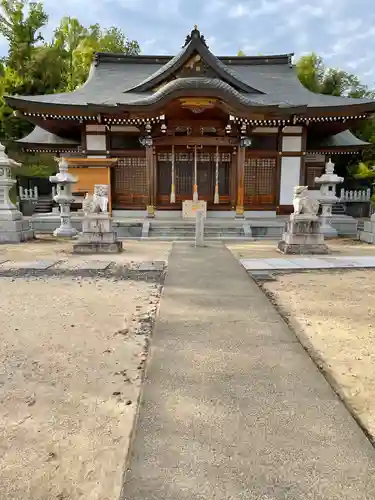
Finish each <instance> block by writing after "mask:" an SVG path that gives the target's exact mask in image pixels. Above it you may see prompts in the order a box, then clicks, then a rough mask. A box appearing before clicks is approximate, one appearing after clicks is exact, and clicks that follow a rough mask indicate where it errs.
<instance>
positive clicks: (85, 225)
mask: <svg viewBox="0 0 375 500" xmlns="http://www.w3.org/2000/svg"><path fill="white" fill-rule="evenodd" d="M121 251H122V243H121V241H118V240H117V234H116V233H115V231H113V229H112V218H111V217H110V215H109V214H108V213H90V214H86V215H85V217H84V219H83V221H82V233H80V234H79V236H78V240H77V243H75V244H74V245H73V253H85V254H89V253H119V252H121Z"/></svg>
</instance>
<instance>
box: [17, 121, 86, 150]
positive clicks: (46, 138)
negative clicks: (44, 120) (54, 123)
mask: <svg viewBox="0 0 375 500" xmlns="http://www.w3.org/2000/svg"><path fill="white" fill-rule="evenodd" d="M17 142H19V143H21V144H22V143H26V144H40V145H45V146H47V145H51V146H53V145H56V146H57V145H59V146H78V145H79V144H80V143H79V141H75V140H72V139H64V138H63V137H59V136H58V135H56V134H52V133H51V132H47V131H46V130H44V129H42V128H41V127H38V126H37V127H35V128H34V130H33V131H32V132H30V134H28V135H27V136H26V137H23V138H22V139H19V140H18V141H17Z"/></svg>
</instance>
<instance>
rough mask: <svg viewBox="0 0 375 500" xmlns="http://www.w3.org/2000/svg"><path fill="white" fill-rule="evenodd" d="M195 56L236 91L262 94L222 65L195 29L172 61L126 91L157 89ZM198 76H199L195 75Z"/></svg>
mask: <svg viewBox="0 0 375 500" xmlns="http://www.w3.org/2000/svg"><path fill="white" fill-rule="evenodd" d="M194 54H197V55H199V56H200V57H201V59H202V60H203V61H204V62H205V63H206V64H207V65H208V66H209V67H210V69H211V70H212V71H213V72H214V73H216V75H217V77H218V78H219V79H221V80H223V81H224V82H226V83H228V84H229V85H232V86H233V87H234V88H235V89H236V90H240V91H242V92H246V93H254V94H263V92H262V91H261V90H259V89H255V88H253V87H251V86H250V85H249V84H248V83H246V82H245V81H244V80H242V79H241V78H240V77H239V76H238V75H237V74H236V73H234V72H233V71H231V69H230V68H229V67H228V66H227V65H225V64H224V63H222V62H221V61H220V59H218V58H217V57H216V56H215V55H214V54H213V53H212V52H211V51H210V50H209V49H208V46H207V45H206V41H205V39H204V37H203V35H201V34H200V32H199V31H198V29H197V28H194V30H193V31H192V32H191V34H190V35H189V36H188V37H187V39H186V42H185V45H184V47H183V48H182V50H181V51H180V52H179V53H178V54H177V55H176V56H175V57H173V58H172V59H170V60H169V61H168V62H167V63H166V64H165V65H164V66H162V67H161V68H159V69H158V70H157V71H156V72H155V73H153V74H152V75H150V76H149V77H147V78H146V79H145V80H143V81H142V82H141V83H139V84H138V85H136V86H135V87H133V88H130V89H128V91H127V92H147V91H150V90H152V89H153V88H155V87H157V86H158V85H160V84H161V83H163V82H165V80H168V79H170V78H171V77H173V75H174V74H175V73H176V72H178V71H179V70H181V69H182V68H183V67H184V65H185V64H186V63H187V62H188V61H189V59H190V58H191V57H192V56H193V55H194ZM196 76H199V74H196Z"/></svg>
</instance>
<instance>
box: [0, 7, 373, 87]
mask: <svg viewBox="0 0 375 500" xmlns="http://www.w3.org/2000/svg"><path fill="white" fill-rule="evenodd" d="M44 4H45V8H46V11H47V12H48V13H49V14H50V23H49V26H48V29H47V30H46V38H50V36H51V35H52V31H53V29H54V28H55V27H56V25H57V24H58V22H59V21H60V19H61V17H62V16H64V15H70V16H73V17H74V16H76V17H78V18H79V20H80V21H81V22H82V23H83V24H85V25H89V24H92V23H95V22H99V23H100V25H101V26H103V27H108V26H110V25H115V26H118V27H119V28H121V29H123V30H124V31H125V32H126V33H127V34H128V35H129V36H130V37H131V38H134V39H137V40H138V41H139V42H140V45H141V48H142V53H143V54H147V53H152V54H158V53H159V54H176V53H177V52H178V50H179V49H180V47H181V45H183V42H184V40H185V37H186V35H187V34H188V33H189V32H190V30H191V29H192V27H193V25H194V24H195V23H197V24H198V25H199V28H200V29H201V31H202V33H203V34H204V35H205V37H206V40H207V42H208V45H209V46H210V48H211V50H212V51H213V52H214V53H217V54H220V55H221V54H223V53H225V54H228V55H230V54H236V53H237V51H238V50H239V49H242V50H244V51H245V53H247V54H249V55H251V54H255V55H256V54H259V53H262V54H267V53H269V54H275V53H283V52H295V53H297V54H299V55H301V54H302V53H309V52H312V51H314V52H316V53H317V54H319V55H321V56H322V57H323V58H324V60H325V62H326V64H328V65H330V66H334V67H343V68H347V69H348V70H349V71H351V72H354V73H356V74H358V75H359V76H360V77H361V78H364V79H365V81H367V82H370V81H371V82H372V81H373V79H374V72H375V69H373V68H375V52H374V51H372V50H371V47H372V45H373V39H374V37H375V23H374V14H373V0H356V1H355V2H353V1H352V0H143V1H140V0H101V1H99V0H96V1H93V2H91V4H90V8H87V2H86V0H64V2H56V1H55V0H44ZM6 50H7V45H6V43H5V41H4V40H3V39H1V40H0V55H4V54H5V53H6Z"/></svg>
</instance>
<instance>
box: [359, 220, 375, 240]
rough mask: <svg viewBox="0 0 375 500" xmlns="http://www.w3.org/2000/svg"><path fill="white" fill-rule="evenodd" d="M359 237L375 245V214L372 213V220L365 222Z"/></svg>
mask: <svg viewBox="0 0 375 500" xmlns="http://www.w3.org/2000/svg"><path fill="white" fill-rule="evenodd" d="M358 237H359V239H360V240H361V241H364V242H365V243H371V244H372V245H375V214H373V215H371V220H370V221H365V222H364V223H363V231H359V234H358Z"/></svg>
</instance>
